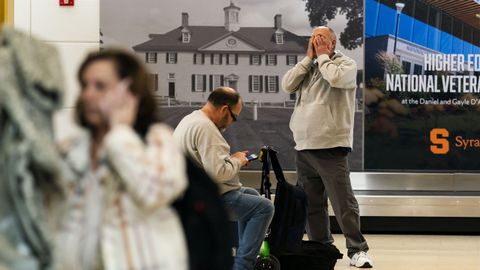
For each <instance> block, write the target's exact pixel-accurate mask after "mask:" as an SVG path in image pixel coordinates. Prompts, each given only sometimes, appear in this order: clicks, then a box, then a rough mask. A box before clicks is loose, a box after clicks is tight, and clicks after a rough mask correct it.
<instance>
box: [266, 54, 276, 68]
mask: <svg viewBox="0 0 480 270" xmlns="http://www.w3.org/2000/svg"><path fill="white" fill-rule="evenodd" d="M276 65H277V55H276V54H267V66H276Z"/></svg>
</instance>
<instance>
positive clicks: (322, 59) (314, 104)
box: [282, 52, 357, 151]
mask: <svg viewBox="0 0 480 270" xmlns="http://www.w3.org/2000/svg"><path fill="white" fill-rule="evenodd" d="M356 77H357V65H356V63H355V61H354V60H353V59H351V58H349V57H347V56H345V55H343V54H342V53H340V52H336V53H335V55H334V56H333V57H332V59H330V58H329V57H328V56H327V55H321V56H319V57H317V59H316V62H314V61H313V60H312V59H310V58H309V57H305V58H304V59H303V60H302V61H300V62H299V63H297V64H296V65H295V66H294V67H293V68H291V69H290V70H289V71H288V72H287V73H286V74H285V76H283V80H282V86H283V89H284V91H285V92H287V93H294V92H298V94H297V101H296V104H295V109H294V111H293V114H292V117H291V119H290V129H291V130H292V132H293V138H294V140H295V143H296V146H295V149H296V150H298V151H300V150H307V149H326V148H333V147H339V146H342V147H350V148H351V147H352V146H353V121H354V114H355V89H356Z"/></svg>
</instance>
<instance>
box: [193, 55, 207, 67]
mask: <svg viewBox="0 0 480 270" xmlns="http://www.w3.org/2000/svg"><path fill="white" fill-rule="evenodd" d="M193 64H194V65H203V64H205V54H203V53H194V54H193Z"/></svg>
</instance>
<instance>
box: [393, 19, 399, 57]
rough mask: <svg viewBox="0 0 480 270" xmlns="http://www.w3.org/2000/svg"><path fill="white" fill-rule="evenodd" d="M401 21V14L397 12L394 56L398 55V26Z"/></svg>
mask: <svg viewBox="0 0 480 270" xmlns="http://www.w3.org/2000/svg"><path fill="white" fill-rule="evenodd" d="M399 21H400V13H399V12H397V23H396V25H395V42H394V43H393V55H395V56H396V55H397V54H396V53H397V38H398V24H399Z"/></svg>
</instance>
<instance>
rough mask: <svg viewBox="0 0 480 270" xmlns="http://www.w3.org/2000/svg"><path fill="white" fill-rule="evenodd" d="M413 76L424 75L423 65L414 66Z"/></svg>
mask: <svg viewBox="0 0 480 270" xmlns="http://www.w3.org/2000/svg"><path fill="white" fill-rule="evenodd" d="M413 74H417V75H419V74H423V67H422V65H419V64H414V65H413Z"/></svg>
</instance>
